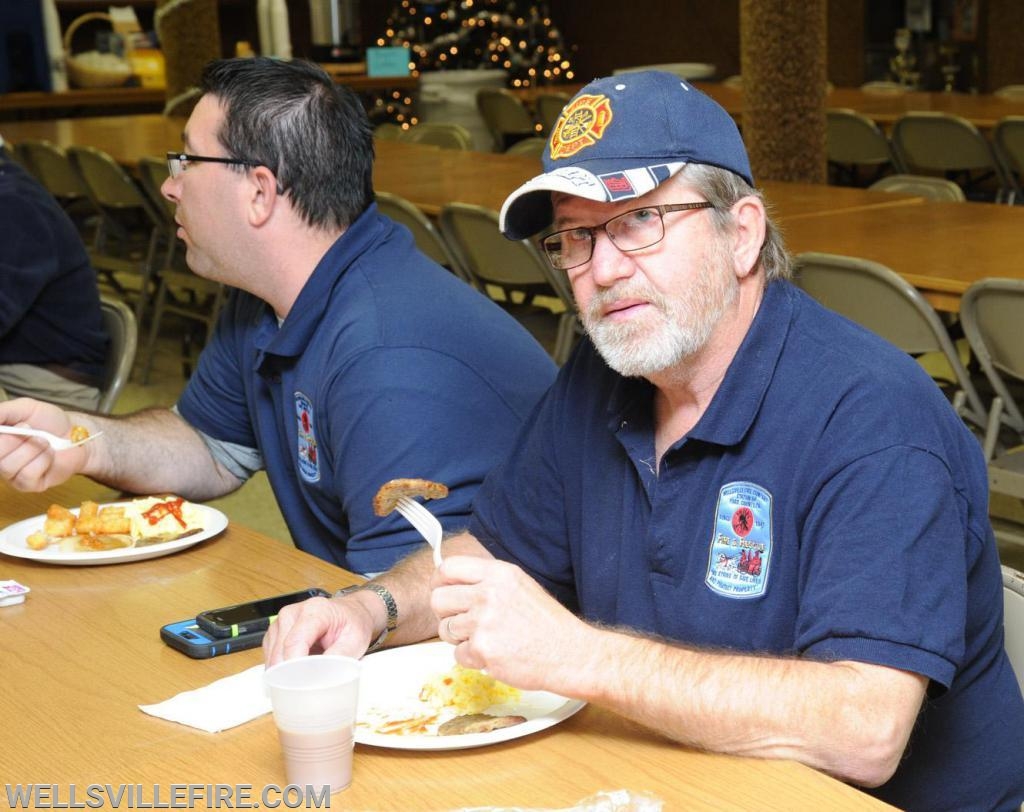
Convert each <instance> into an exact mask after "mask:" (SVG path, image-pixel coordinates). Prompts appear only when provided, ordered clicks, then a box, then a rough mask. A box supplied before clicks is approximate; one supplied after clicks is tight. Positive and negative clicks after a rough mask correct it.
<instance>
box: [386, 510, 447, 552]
mask: <svg viewBox="0 0 1024 812" xmlns="http://www.w3.org/2000/svg"><path fill="white" fill-rule="evenodd" d="M395 510H397V511H398V512H399V513H401V514H402V515H403V516H404V517H405V518H406V520H407V521H408V522H409V524H411V525H412V526H413V527H415V528H416V529H417V530H418V531H419V534H420V535H421V536H423V538H425V539H426V540H427V543H428V544H429V545H430V546H431V548H433V551H434V566H435V567H440V566H441V533H442V530H441V523H440V522H439V521H438V520H437V519H436V518H435V516H434V514H433V513H431V512H430V511H429V510H427V509H426V508H425V507H423V505H421V504H420V503H419V502H417V501H416V500H414V499H410V498H409V497H408V496H402V497H399V499H398V501H397V502H396V503H395Z"/></svg>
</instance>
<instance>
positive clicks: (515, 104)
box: [476, 87, 537, 152]
mask: <svg viewBox="0 0 1024 812" xmlns="http://www.w3.org/2000/svg"><path fill="white" fill-rule="evenodd" d="M476 109H477V110H478V111H479V112H480V117H481V118H482V119H483V120H484V124H485V125H486V127H487V130H488V132H490V134H491V140H492V141H493V143H494V147H493V149H494V151H495V152H504V151H505V150H506V149H508V147H510V146H511V145H512V144H514V143H515V142H516V141H519V140H522V139H523V138H529V137H531V136H533V135H536V134H537V127H536V125H535V124H534V122H533V116H531V115H530V112H529V111H528V110H527V109H526V105H524V104H523V102H522V101H520V99H519V97H518V96H516V95H514V94H512V93H511V92H510V91H508V90H506V89H505V88H503V87H482V88H480V89H479V90H478V91H477V92H476Z"/></svg>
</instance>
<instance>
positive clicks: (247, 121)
mask: <svg viewBox="0 0 1024 812" xmlns="http://www.w3.org/2000/svg"><path fill="white" fill-rule="evenodd" d="M202 86H203V90H204V95H203V96H202V98H201V99H200V100H199V102H198V103H197V105H196V107H195V109H194V111H193V113H192V115H191V117H190V118H189V121H188V123H187V125H186V127H185V132H184V148H183V150H182V151H181V152H174V153H170V154H169V155H168V156H167V158H168V168H169V170H170V177H169V178H168V179H167V180H166V181H165V183H164V185H163V189H162V191H163V193H164V194H165V195H166V196H167V198H168V199H170V200H171V201H172V202H174V203H175V204H176V213H175V220H176V221H177V223H178V226H179V229H178V236H179V237H180V238H181V239H182V240H183V242H184V244H185V249H186V259H187V262H188V264H189V266H190V267H191V268H192V270H193V271H195V272H196V273H197V274H199V275H200V276H204V277H206V278H208V279H212V280H215V281H217V282H222V283H224V284H225V285H230V286H232V287H233V288H236V290H235V291H234V292H233V293H232V295H230V296H229V298H228V302H227V304H226V305H225V307H224V311H223V313H222V315H221V317H220V320H219V323H218V325H217V329H216V333H215V335H214V337H213V339H212V341H211V343H210V344H209V346H207V347H206V348H205V349H204V351H203V353H202V356H201V359H200V361H199V364H198V367H197V369H196V372H195V374H194V375H193V376H192V377H191V379H190V380H189V381H188V384H187V386H186V388H185V391H184V392H183V394H182V395H181V398H180V400H179V401H178V403H177V404H176V406H175V408H174V409H173V410H169V409H152V410H148V411H144V412H141V413H138V414H135V415H131V416H127V417H117V418H111V419H103V418H100V417H97V416H93V415H87V414H76V413H71V414H65V413H63V412H60V411H58V410H56V409H50V408H46V407H44V406H43V405H41V404H37V403H35V402H32V401H25V400H21V401H12V402H10V403H8V404H5V405H3V407H2V408H0V423H8V424H12V423H18V422H25V423H28V424H30V425H33V426H36V427H38V428H43V429H48V430H50V431H53V432H54V433H56V434H58V435H66V434H67V431H68V429H69V427H70V425H71V424H72V423H74V424H80V425H83V426H85V427H86V428H88V429H89V430H90V431H91V432H93V433H96V432H99V431H102V432H103V436H102V437H100V438H99V439H98V440H96V441H95V442H92V443H89V444H88V445H86V446H83V447H81V448H76V449H73V450H70V451H62V452H59V453H57V454H54V453H53V452H52V451H49V450H47V448H46V446H45V444H40V443H39V442H38V441H24V440H21V439H16V438H11V437H10V436H4V437H0V475H2V476H4V477H6V478H7V479H8V480H9V481H11V482H12V483H13V484H14V485H15V486H16V487H19V488H24V489H29V490H40V489H42V488H46V487H49V486H51V485H53V484H56V483H58V482H60V481H62V480H64V479H66V478H67V477H69V476H71V475H72V474H76V473H83V474H86V475H88V476H91V477H93V478H95V479H97V480H100V481H102V482H105V483H108V484H111V485H114V486H116V487H118V488H122V489H124V490H128V491H133V492H137V493H138V492H141V493H164V492H174V493H178V494H180V495H182V496H185V497H187V498H189V499H194V500H205V499H211V498H214V497H218V496H221V495H223V494H225V493H228V492H230V491H233V490H234V489H236V488H238V487H239V486H241V485H242V483H243V482H244V481H245V480H246V479H247V478H248V477H249V476H250V475H251V474H252V473H254V472H255V471H256V470H258V469H261V468H265V469H266V471H267V475H268V478H269V481H270V485H271V487H272V488H273V491H274V494H275V496H276V498H277V501H278V503H279V505H280V507H281V512H282V514H283V516H284V519H285V521H286V522H287V524H288V528H289V531H290V532H291V535H292V538H293V539H294V541H295V544H296V546H298V547H299V548H300V549H302V550H305V551H307V552H310V553H313V554H315V555H317V556H319V557H321V558H324V559H326V560H328V561H334V562H336V563H337V564H339V565H341V566H344V567H346V568H347V569H349V570H353V571H356V572H361V573H373V572H379V571H381V570H385V569H387V568H388V567H389V566H391V565H392V564H393V563H395V561H397V560H398V559H400V558H401V557H403V556H405V555H407V554H409V553H410V552H412V551H414V550H416V549H418V548H419V547H425V546H426V544H425V542H424V541H423V539H422V537H421V536H420V535H419V534H418V533H417V531H416V530H415V528H413V527H411V526H410V525H409V524H408V522H406V521H405V520H404V519H403V518H402V517H401V516H399V515H397V514H395V515H392V516H388V517H385V518H383V519H382V518H380V517H378V516H376V515H374V512H373V496H374V494H375V492H376V491H377V489H378V488H379V487H380V486H381V485H382V484H383V483H384V482H387V481H389V480H391V479H395V478H404V477H423V478H427V479H431V480H437V481H439V482H443V483H446V484H447V485H448V487H449V494H448V497H447V498H446V499H443V500H436V501H434V502H431V504H430V509H431V510H432V511H433V512H434V513H435V514H436V515H437V516H438V518H439V519H440V521H441V523H442V524H443V525H444V526H445V527H448V528H464V527H465V526H466V523H467V521H468V516H469V512H470V504H471V502H472V499H473V496H474V494H475V493H476V490H477V488H478V487H479V485H480V483H481V482H482V480H483V477H484V476H485V474H486V473H487V472H488V471H489V470H490V468H492V467H493V466H494V465H495V464H497V463H498V462H500V461H501V460H502V459H503V458H504V457H505V455H506V454H507V453H508V451H509V449H510V447H511V443H512V441H513V439H514V437H515V435H516V433H517V431H518V429H519V427H520V425H521V424H522V422H523V421H524V420H525V419H526V417H527V416H528V415H529V413H530V411H531V410H532V409H533V408H534V406H535V405H536V403H537V401H538V400H539V398H540V397H541V395H542V394H543V393H544V391H545V390H546V389H547V388H548V386H549V385H550V384H551V382H552V380H553V379H554V374H555V366H554V364H553V363H552V361H551V360H550V358H549V357H548V356H547V355H546V353H545V352H544V350H543V349H542V348H541V347H540V345H539V344H537V342H536V341H534V339H533V338H532V337H531V336H530V335H529V333H527V331H526V330H525V329H524V328H523V327H522V326H521V325H520V324H519V323H518V322H516V321H515V320H514V319H513V318H512V317H511V316H510V315H508V314H507V313H506V312H505V311H504V310H502V309H501V308H499V307H498V306H497V305H495V304H494V303H492V302H491V301H490V300H489V299H488V298H487V297H485V296H483V295H482V294H480V293H479V292H477V291H475V290H473V289H472V288H471V287H470V286H469V285H467V284H466V283H465V282H463V281H462V280H460V279H458V278H457V277H456V276H454V275H453V274H451V273H450V272H449V271H447V270H445V269H444V268H442V267H441V266H439V265H437V264H436V263H434V262H432V261H431V260H429V259H428V258H427V257H426V256H425V255H423V254H422V253H420V252H419V251H418V250H417V249H416V246H415V243H414V241H413V238H412V235H411V234H410V232H409V231H408V229H406V228H405V227H404V226H400V225H397V224H395V223H394V222H392V221H391V220H389V219H388V218H386V217H384V216H382V215H380V214H379V213H378V211H377V207H376V205H375V203H374V201H373V185H372V173H373V157H374V156H373V134H372V130H371V128H370V124H369V121H368V119H367V116H366V113H365V111H364V110H363V108H362V105H361V103H360V101H359V99H358V97H356V95H355V94H354V93H352V92H351V91H350V90H348V89H347V88H344V87H341V86H338V85H335V84H334V82H333V81H332V80H331V78H330V77H329V76H328V75H327V74H326V73H325V72H324V71H322V70H321V69H319V68H318V67H316V66H315V65H312V64H310V63H303V62H299V61H296V62H284V61H281V60H274V59H264V58H255V59H236V60H221V61H217V62H213V63H211V64H210V65H208V66H207V67H206V69H205V71H204V73H203V78H202Z"/></svg>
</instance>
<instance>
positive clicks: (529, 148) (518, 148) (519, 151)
mask: <svg viewBox="0 0 1024 812" xmlns="http://www.w3.org/2000/svg"><path fill="white" fill-rule="evenodd" d="M547 148H548V139H546V138H541V137H540V136H531V137H530V138H524V139H523V140H522V141H516V142H515V143H514V144H513V145H512V146H510V147H509V148H508V149H506V150H505V154H506V155H528V156H530V157H531V158H536V159H537V160H538V161H539V160H540V158H541V156H542V155H543V154H544V150H546V149H547Z"/></svg>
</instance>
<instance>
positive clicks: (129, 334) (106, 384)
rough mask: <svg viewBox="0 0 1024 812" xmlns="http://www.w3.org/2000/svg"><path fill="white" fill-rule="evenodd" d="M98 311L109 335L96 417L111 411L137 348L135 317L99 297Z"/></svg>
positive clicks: (117, 303) (125, 307) (117, 302)
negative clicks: (108, 345)
mask: <svg viewBox="0 0 1024 812" xmlns="http://www.w3.org/2000/svg"><path fill="white" fill-rule="evenodd" d="M100 312H101V313H102V314H103V326H104V327H106V329H107V333H108V335H109V336H110V350H109V352H108V354H107V362H106V365H105V367H104V370H103V383H102V385H101V386H100V402H99V405H98V406H97V407H96V410H97V411H98V412H100V414H110V413H111V412H113V411H114V406H115V405H116V403H117V397H118V395H120V394H121V390H122V389H124V385H125V384H126V383H127V382H128V378H129V376H130V375H131V372H132V364H133V363H135V351H136V348H137V347H138V341H139V336H138V325H137V324H136V322H135V314H134V313H132V311H131V309H130V308H129V307H128V305H126V304H125V303H124V302H122V301H120V300H119V299H111V298H109V297H106V296H101V297H100Z"/></svg>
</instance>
